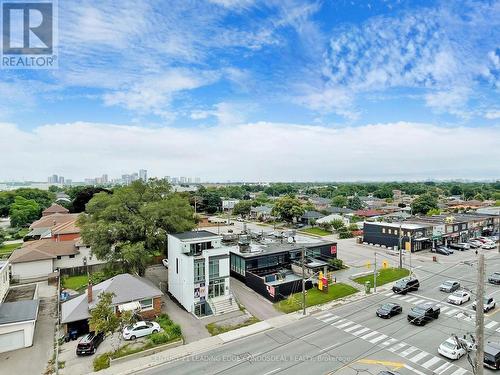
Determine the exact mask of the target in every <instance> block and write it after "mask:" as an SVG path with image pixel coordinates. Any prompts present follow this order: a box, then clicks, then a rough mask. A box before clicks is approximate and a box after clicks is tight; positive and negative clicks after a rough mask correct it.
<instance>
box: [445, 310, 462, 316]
mask: <svg viewBox="0 0 500 375" xmlns="http://www.w3.org/2000/svg"><path fill="white" fill-rule="evenodd" d="M459 311H460V310H458V309H451V310H450V311H447V312H445V314H446V315H448V316H449V315H453V314H455V313H457V312H459Z"/></svg>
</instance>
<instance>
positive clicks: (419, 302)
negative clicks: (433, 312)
mask: <svg viewBox="0 0 500 375" xmlns="http://www.w3.org/2000/svg"><path fill="white" fill-rule="evenodd" d="M424 302H425V299H419V300H418V301H415V302H414V303H415V305H420V304H421V303H424Z"/></svg>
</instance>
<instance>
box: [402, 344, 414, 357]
mask: <svg viewBox="0 0 500 375" xmlns="http://www.w3.org/2000/svg"><path fill="white" fill-rule="evenodd" d="M417 350H418V348H415V347H414V346H410V347H409V348H407V349H406V350H405V351H403V352H401V353H399V355H400V356H401V357H406V356H407V355H410V354H411V353H413V352H415V351H417Z"/></svg>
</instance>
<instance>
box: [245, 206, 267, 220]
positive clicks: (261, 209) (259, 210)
mask: <svg viewBox="0 0 500 375" xmlns="http://www.w3.org/2000/svg"><path fill="white" fill-rule="evenodd" d="M272 210H273V208H272V207H270V206H257V207H252V208H251V209H250V217H251V218H252V219H261V220H268V219H271V218H272V215H271V212H272Z"/></svg>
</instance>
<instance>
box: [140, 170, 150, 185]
mask: <svg viewBox="0 0 500 375" xmlns="http://www.w3.org/2000/svg"><path fill="white" fill-rule="evenodd" d="M139 178H140V179H141V180H142V181H144V182H147V180H148V171H147V170H145V169H139Z"/></svg>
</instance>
